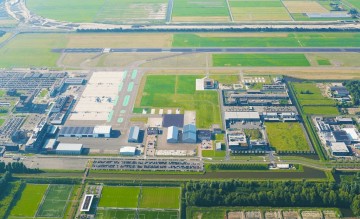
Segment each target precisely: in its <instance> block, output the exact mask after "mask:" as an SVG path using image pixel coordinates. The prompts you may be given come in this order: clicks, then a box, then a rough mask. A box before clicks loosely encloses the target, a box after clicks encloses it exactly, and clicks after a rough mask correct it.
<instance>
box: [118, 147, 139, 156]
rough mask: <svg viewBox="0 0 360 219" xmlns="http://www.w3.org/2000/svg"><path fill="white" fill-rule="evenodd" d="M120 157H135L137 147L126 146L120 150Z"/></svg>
mask: <svg viewBox="0 0 360 219" xmlns="http://www.w3.org/2000/svg"><path fill="white" fill-rule="evenodd" d="M120 155H122V156H135V155H136V147H130V146H125V147H121V148H120Z"/></svg>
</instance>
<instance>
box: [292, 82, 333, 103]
mask: <svg viewBox="0 0 360 219" xmlns="http://www.w3.org/2000/svg"><path fill="white" fill-rule="evenodd" d="M293 86H294V91H295V95H296V97H297V99H298V101H299V104H300V105H301V106H306V105H310V106H311V105H329V106H335V100H333V99H330V98H328V97H324V96H323V94H322V93H321V90H320V88H318V87H317V86H316V84H315V83H293Z"/></svg>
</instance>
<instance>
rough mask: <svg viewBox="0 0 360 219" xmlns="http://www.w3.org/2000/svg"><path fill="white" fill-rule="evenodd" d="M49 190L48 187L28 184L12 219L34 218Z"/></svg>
mask: <svg viewBox="0 0 360 219" xmlns="http://www.w3.org/2000/svg"><path fill="white" fill-rule="evenodd" d="M47 188H48V185H44V184H41V185H40V184H26V187H25V189H24V191H23V192H22V193H21V197H20V199H19V200H18V201H17V202H16V205H15V206H14V207H13V209H12V210H11V212H10V217H31V218H32V217H34V216H35V214H36V211H37V209H38V207H39V205H40V202H41V200H42V198H43V196H44V194H45V192H46V189H47Z"/></svg>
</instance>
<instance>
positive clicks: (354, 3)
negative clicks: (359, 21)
mask: <svg viewBox="0 0 360 219" xmlns="http://www.w3.org/2000/svg"><path fill="white" fill-rule="evenodd" d="M345 2H349V3H350V4H351V5H352V6H353V7H356V8H357V9H358V10H360V1H359V0H345Z"/></svg>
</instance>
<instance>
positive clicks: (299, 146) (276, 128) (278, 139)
mask: <svg viewBox="0 0 360 219" xmlns="http://www.w3.org/2000/svg"><path fill="white" fill-rule="evenodd" d="M265 125H266V132H267V135H268V138H269V142H270V145H271V147H273V148H275V149H276V151H309V150H310V148H309V145H308V143H307V141H306V137H305V133H304V131H303V129H302V128H301V125H300V123H280V122H274V123H266V124H265Z"/></svg>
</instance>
